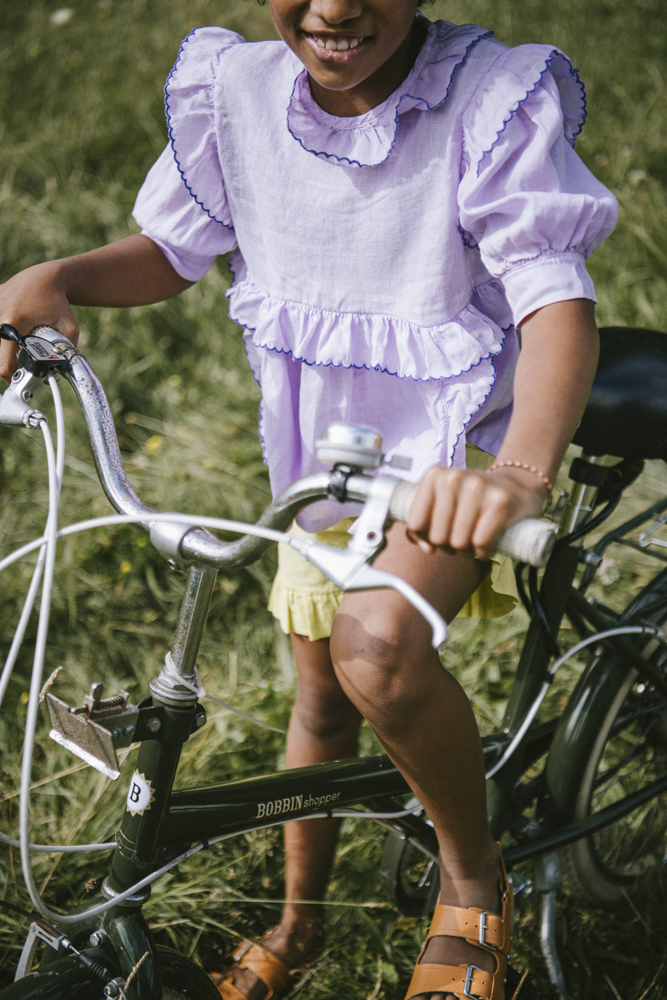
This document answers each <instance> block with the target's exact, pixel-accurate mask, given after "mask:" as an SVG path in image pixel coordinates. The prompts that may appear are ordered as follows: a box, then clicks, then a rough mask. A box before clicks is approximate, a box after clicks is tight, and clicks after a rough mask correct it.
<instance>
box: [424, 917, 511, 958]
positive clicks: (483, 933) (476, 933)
mask: <svg viewBox="0 0 667 1000" xmlns="http://www.w3.org/2000/svg"><path fill="white" fill-rule="evenodd" d="M508 930H509V928H508V927H507V926H506V925H505V921H504V920H503V918H502V917H501V916H500V915H499V914H497V913H493V912H490V911H489V910H482V909H480V908H479V907H477V906H471V907H469V908H467V909H466V908H464V907H462V906H436V908H435V912H434V913H433V920H432V921H431V927H430V929H429V932H428V938H427V941H428V940H429V938H432V937H439V936H440V935H444V936H446V937H459V938H465V940H466V941H468V943H469V944H476V945H479V947H480V948H486V949H487V950H488V951H503V952H506V951H507V950H508V947H509V934H508Z"/></svg>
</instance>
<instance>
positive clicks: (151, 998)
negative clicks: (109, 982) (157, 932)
mask: <svg viewBox="0 0 667 1000" xmlns="http://www.w3.org/2000/svg"><path fill="white" fill-rule="evenodd" d="M102 926H103V928H104V930H105V931H106V933H107V934H108V935H109V939H110V941H111V944H112V946H113V949H114V951H115V953H116V958H117V959H118V963H119V965H120V969H121V976H122V977H123V979H127V978H128V976H129V975H130V973H131V972H132V971H133V969H134V968H135V966H136V965H137V964H138V963H139V962H141V966H140V967H139V968H138V969H137V971H136V973H135V975H134V978H133V979H132V986H131V987H130V989H131V994H130V995H129V996H128V1000H132V998H134V997H139V998H140V1000H162V977H161V975H160V961H159V958H158V953H157V946H156V944H155V941H154V940H153V935H152V934H151V932H150V929H149V927H148V924H147V923H146V920H145V918H144V915H143V913H142V912H141V909H140V908H137V907H121V906H115V907H114V908H113V909H112V910H108V911H107V912H106V913H105V914H104V920H103V923H102ZM146 953H148V954H146ZM144 956H146V957H144Z"/></svg>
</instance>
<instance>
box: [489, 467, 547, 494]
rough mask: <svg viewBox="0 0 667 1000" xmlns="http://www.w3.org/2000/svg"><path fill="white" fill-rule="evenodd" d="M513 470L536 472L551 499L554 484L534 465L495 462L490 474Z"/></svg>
mask: <svg viewBox="0 0 667 1000" xmlns="http://www.w3.org/2000/svg"><path fill="white" fill-rule="evenodd" d="M502 468H511V469H525V471H526V472H534V473H535V475H536V476H539V477H540V479H541V480H542V482H543V483H544V485H545V486H546V488H547V490H548V493H549V497H550V498H551V494H552V493H553V491H554V488H553V486H552V484H551V483H550V482H549V479H548V478H547V476H545V475H544V473H543V472H542V470H541V469H536V468H535V466H534V465H528V464H527V463H526V462H494V463H493V465H492V466H491V468H490V469H489V472H493V470H494V469H502Z"/></svg>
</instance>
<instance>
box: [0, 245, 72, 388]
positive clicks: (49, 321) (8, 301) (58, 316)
mask: <svg viewBox="0 0 667 1000" xmlns="http://www.w3.org/2000/svg"><path fill="white" fill-rule="evenodd" d="M0 323H9V324H10V325H11V326H13V327H15V329H17V330H18V332H19V333H20V334H21V335H22V336H24V337H26V336H27V335H28V334H29V333H30V332H31V331H32V330H34V329H35V327H36V326H51V327H53V329H54V330H57V331H58V332H59V333H62V334H64V336H65V337H68V338H69V339H70V340H71V341H72V343H73V344H76V342H77V340H78V339H79V327H78V325H77V322H76V320H75V318H74V313H73V312H72V308H71V306H70V304H69V302H68V301H67V296H66V295H65V291H64V288H63V287H62V285H61V283H60V281H59V268H58V262H57V261H53V262H51V261H49V262H47V263H45V264H36V265H35V266H34V267H29V268H27V269H26V270H25V271H20V272H19V273H18V274H16V275H14V277H13V278H10V279H9V281H6V282H5V283H4V284H3V285H0ZM17 357H18V349H17V347H16V345H15V344H13V343H11V341H8V340H0V375H1V376H2V378H3V379H4V380H5V381H6V382H9V380H10V379H11V377H12V375H13V374H14V372H15V371H16V369H17V367H18V364H17Z"/></svg>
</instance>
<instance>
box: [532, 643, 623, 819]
mask: <svg viewBox="0 0 667 1000" xmlns="http://www.w3.org/2000/svg"><path fill="white" fill-rule="evenodd" d="M627 676H628V663H627V662H626V661H625V660H624V659H623V657H622V656H619V655H618V654H617V653H613V652H610V651H609V650H604V652H603V653H601V654H600V655H599V656H595V657H594V658H593V660H592V661H591V663H590V664H589V665H588V667H587V668H586V669H585V670H584V673H583V674H582V675H581V677H580V678H579V681H578V683H577V686H576V687H575V689H574V691H573V692H572V694H571V695H570V699H569V701H568V703H567V705H566V707H565V711H564V712H563V715H562V716H561V718H560V720H559V722H558V728H557V729H556V732H555V734H554V738H553V742H552V744H551V748H550V750H549V755H548V757H547V761H546V765H545V769H544V790H543V792H542V795H541V796H540V805H539V819H540V820H542V821H544V822H545V823H546V825H547V827H548V828H549V829H554V828H556V827H559V826H563V825H565V824H567V823H571V822H572V821H573V820H574V816H575V809H576V802H577V795H578V787H579V782H578V781H573V780H572V776H573V775H577V776H578V775H579V773H580V770H581V767H582V766H583V764H584V763H585V762H586V761H587V760H588V759H589V757H590V755H591V753H592V751H593V749H594V747H595V742H596V740H597V738H598V734H599V732H600V728H601V726H602V723H603V721H604V719H605V718H606V716H607V713H608V712H609V709H610V708H611V706H612V705H613V703H614V700H615V699H616V698H617V697H618V694H619V691H620V690H621V687H622V685H623V683H624V682H625V680H626V679H627Z"/></svg>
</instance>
